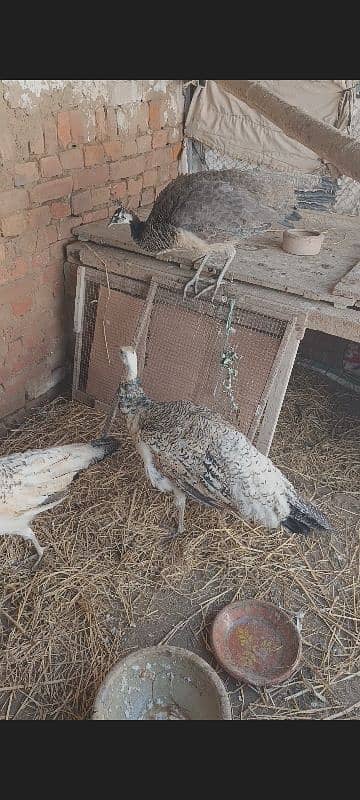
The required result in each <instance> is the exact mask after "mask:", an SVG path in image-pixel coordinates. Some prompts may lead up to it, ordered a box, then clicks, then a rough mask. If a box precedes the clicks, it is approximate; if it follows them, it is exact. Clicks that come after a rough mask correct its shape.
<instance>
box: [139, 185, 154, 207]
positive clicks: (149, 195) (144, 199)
mask: <svg viewBox="0 0 360 800" xmlns="http://www.w3.org/2000/svg"><path fill="white" fill-rule="evenodd" d="M154 198H155V189H154V188H153V187H150V188H149V189H145V190H144V191H143V192H142V195H141V205H142V206H148V205H150V203H153V202H154Z"/></svg>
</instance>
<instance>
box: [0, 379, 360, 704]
mask: <svg viewBox="0 0 360 800" xmlns="http://www.w3.org/2000/svg"><path fill="white" fill-rule="evenodd" d="M351 403H352V400H351V397H350V396H349V395H346V394H345V393H344V392H343V390H342V389H340V388H339V387H336V389H335V390H334V389H333V388H330V385H329V383H328V382H327V381H326V379H323V378H320V377H319V376H318V375H314V374H312V373H309V372H306V371H305V370H304V369H299V368H298V369H296V370H295V372H294V375H293V378H292V380H291V383H290V385H289V388H288V392H287V395H286V398H285V403H284V407H283V410H282V413H281V417H280V420H279V425H278V428H277V432H276V436H275V440H274V444H273V447H272V451H271V457H272V459H273V460H274V462H275V463H276V464H277V465H278V466H279V467H280V468H281V469H282V470H283V471H284V472H285V474H286V475H287V476H288V477H289V478H290V480H292V481H293V482H294V483H295V485H296V486H297V488H298V489H299V491H301V492H302V493H303V494H304V495H305V496H306V497H307V498H308V499H309V500H311V501H314V502H316V503H317V505H318V506H319V507H320V508H321V509H322V510H323V511H325V512H326V513H327V514H328V515H329V517H330V519H331V521H332V523H333V525H334V527H335V528H336V532H335V533H332V534H330V535H327V534H323V535H321V534H318V533H314V534H312V535H311V536H310V537H309V538H301V537H299V536H296V535H288V534H287V533H286V532H284V531H279V532H276V533H269V532H268V531H266V530H264V529H262V528H260V527H254V526H252V525H249V524H247V523H245V522H244V523H239V522H238V521H235V520H234V519H233V518H232V517H231V516H230V515H220V514H218V513H217V512H212V511H209V510H207V509H206V510H204V509H203V508H201V507H200V506H198V505H196V504H194V503H190V502H189V503H188V504H187V510H186V522H187V533H186V534H185V535H184V536H183V537H182V538H181V539H179V540H178V541H176V542H175V543H173V544H168V543H166V544H164V530H163V527H162V524H163V522H164V516H166V515H168V516H169V517H171V516H172V514H173V506H172V503H171V500H170V499H169V498H167V497H165V496H164V495H160V494H159V493H158V492H156V491H155V490H153V489H152V487H151V486H150V485H149V484H148V483H147V481H146V480H145V477H144V473H143V470H142V467H141V464H140V462H139V458H138V456H137V454H136V453H135V451H134V449H133V446H132V444H131V441H130V440H129V437H128V435H127V433H126V431H125V428H124V426H123V423H122V419H121V418H117V419H116V421H115V423H114V426H113V430H112V433H114V434H115V435H118V436H119V438H120V439H121V443H122V448H121V451H120V452H119V453H117V454H116V455H114V456H113V457H111V458H109V459H107V460H106V461H104V462H102V463H101V464H98V465H95V466H94V467H92V468H90V469H89V470H88V471H86V472H85V473H83V474H82V475H81V477H80V478H79V480H78V481H77V482H75V483H74V484H73V486H72V488H71V491H70V494H69V497H68V499H67V500H66V501H65V502H64V503H63V504H62V505H60V506H59V507H58V508H57V509H54V511H52V512H49V513H46V514H43V515H41V516H39V517H38V518H37V520H36V521H35V523H34V529H35V530H36V533H37V536H38V538H39V541H40V543H41V544H42V545H43V546H45V547H46V551H45V556H44V559H43V561H42V562H41V563H40V565H39V568H38V569H36V570H34V568H33V565H32V562H31V561H30V562H29V558H28V557H29V556H32V555H33V551H32V549H31V546H30V545H28V544H25V543H24V541H23V540H21V539H20V538H18V537H8V536H6V537H0V560H1V565H2V569H1V595H0V603H1V606H0V608H1V613H0V621H1V622H0V634H1V654H0V718H2V719H4V718H5V719H12V718H15V719H21V718H23V717H31V718H35V719H83V718H87V717H89V715H90V714H91V708H92V704H93V701H94V697H95V694H96V691H97V689H98V687H99V685H100V683H101V681H102V679H103V677H104V676H105V674H106V673H107V672H108V670H109V669H110V667H111V666H112V665H113V664H114V662H115V661H116V660H117V659H118V658H119V657H121V656H122V655H124V654H125V653H126V652H129V651H130V650H131V649H132V648H134V647H137V646H145V645H151V644H155V643H158V642H160V641H162V642H171V643H172V644H177V645H181V644H183V643H184V636H185V635H186V636H188V637H190V640H189V638H188V639H185V646H187V644H186V643H187V642H188V641H190V643H192V646H193V649H198V652H200V653H202V654H203V655H205V657H207V658H208V659H209V660H210V662H211V663H213V664H214V661H213V659H212V655H211V652H210V646H209V641H208V626H209V622H210V621H211V619H212V618H213V616H214V613H215V611H216V610H217V609H218V608H220V607H222V606H223V605H224V604H225V603H226V602H228V601H230V600H233V599H238V598H246V597H258V598H264V599H268V600H270V601H272V602H275V603H278V604H279V605H281V606H282V607H283V608H284V609H286V610H287V611H288V612H290V613H291V614H294V615H296V614H297V613H299V612H300V616H301V618H302V635H303V659H302V664H301V668H300V671H299V672H298V673H297V674H296V675H295V676H294V677H293V678H291V679H290V680H289V681H288V682H287V683H286V684H285V685H283V686H281V687H274V688H272V689H267V690H259V691H256V692H252V694H251V693H250V695H249V693H247V690H246V687H244V686H241V685H240V684H238V683H236V682H235V681H233V680H232V679H229V678H227V677H226V675H225V673H223V672H222V671H221V670H220V669H219V668H218V667H217V669H218V671H219V673H220V675H221V676H222V678H223V679H224V680H225V681H226V685H227V688H228V690H229V692H230V694H231V700H232V703H233V709H234V715H235V716H240V717H242V718H244V719H254V718H260V717H265V718H276V719H321V718H328V719H336V718H342V717H344V718H345V717H350V718H360V704H359V702H358V700H357V698H359V688H360V608H359V569H360V548H359V532H360V477H359V476H360V448H359V444H360V419H359V416H357V414H356V410H355V408H354V407H353V408H352V406H351ZM103 422H104V415H103V414H101V413H97V412H95V411H93V410H92V409H89V408H87V407H84V406H82V405H80V404H79V403H75V402H71V401H69V400H64V399H62V398H57V399H56V400H55V401H53V402H51V403H48V404H46V405H43V406H42V407H40V408H39V409H37V410H36V411H33V412H32V413H31V414H30V416H29V417H28V418H27V419H26V420H25V421H24V422H23V424H21V425H20V427H19V428H17V429H14V430H12V431H10V432H9V435H8V436H7V438H6V439H5V440H4V441H3V442H2V443H1V447H0V454H1V455H6V454H8V453H12V452H19V451H23V450H26V449H28V448H35V447H49V446H52V445H59V444H65V443H69V442H81V441H87V440H90V439H93V438H94V437H95V436H96V435H97V434H98V433H99V432H100V431H101V428H102V425H103ZM14 562H15V563H14Z"/></svg>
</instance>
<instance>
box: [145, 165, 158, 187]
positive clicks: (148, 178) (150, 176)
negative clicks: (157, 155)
mask: <svg viewBox="0 0 360 800" xmlns="http://www.w3.org/2000/svg"><path fill="white" fill-rule="evenodd" d="M156 179H157V170H156V169H149V170H147V171H146V172H144V175H143V182H144V187H146V186H155V183H156Z"/></svg>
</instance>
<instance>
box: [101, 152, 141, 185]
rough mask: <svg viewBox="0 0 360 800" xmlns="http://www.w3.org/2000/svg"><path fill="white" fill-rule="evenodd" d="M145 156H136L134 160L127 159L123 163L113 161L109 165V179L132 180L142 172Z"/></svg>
mask: <svg viewBox="0 0 360 800" xmlns="http://www.w3.org/2000/svg"><path fill="white" fill-rule="evenodd" d="M144 168H145V156H136V157H135V158H127V159H126V160H124V161H115V162H114V164H110V179H111V180H115V181H116V180H118V179H119V178H132V177H134V176H135V175H139V174H140V173H142V172H144Z"/></svg>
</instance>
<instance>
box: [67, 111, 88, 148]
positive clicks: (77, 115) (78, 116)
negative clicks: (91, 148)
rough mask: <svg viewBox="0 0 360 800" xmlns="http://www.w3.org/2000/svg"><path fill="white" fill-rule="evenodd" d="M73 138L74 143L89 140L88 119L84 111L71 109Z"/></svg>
mask: <svg viewBox="0 0 360 800" xmlns="http://www.w3.org/2000/svg"><path fill="white" fill-rule="evenodd" d="M69 118H70V130H71V139H72V141H73V143H74V144H83V143H84V142H86V141H87V130H86V119H85V115H84V114H83V112H82V111H69Z"/></svg>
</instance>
